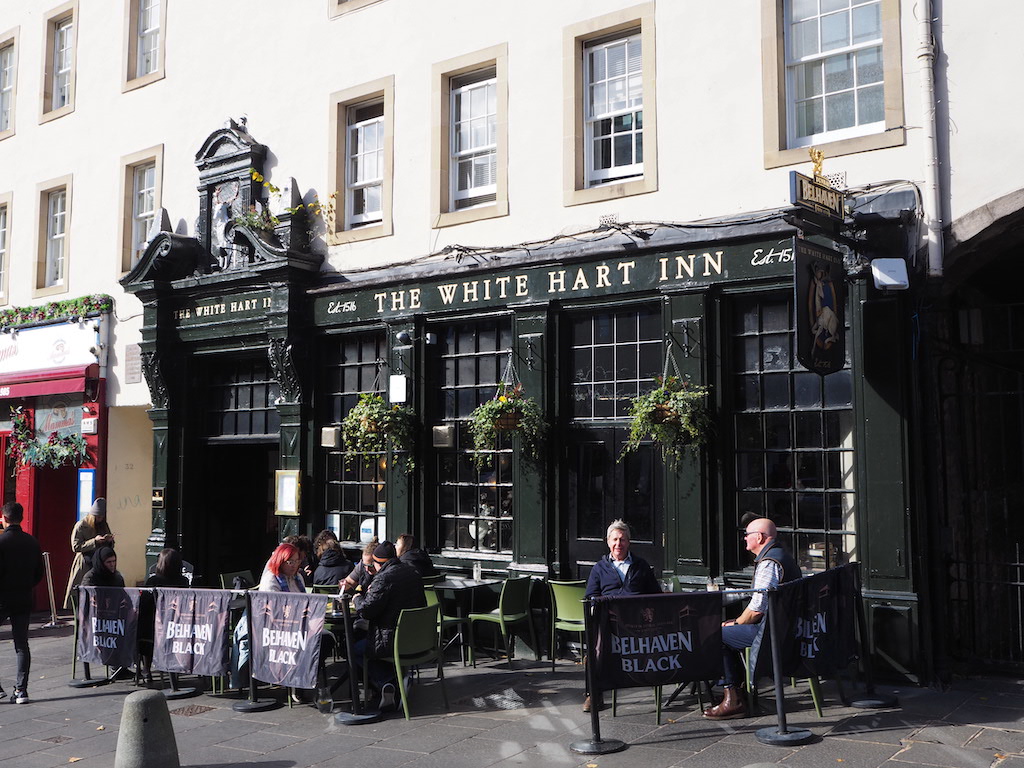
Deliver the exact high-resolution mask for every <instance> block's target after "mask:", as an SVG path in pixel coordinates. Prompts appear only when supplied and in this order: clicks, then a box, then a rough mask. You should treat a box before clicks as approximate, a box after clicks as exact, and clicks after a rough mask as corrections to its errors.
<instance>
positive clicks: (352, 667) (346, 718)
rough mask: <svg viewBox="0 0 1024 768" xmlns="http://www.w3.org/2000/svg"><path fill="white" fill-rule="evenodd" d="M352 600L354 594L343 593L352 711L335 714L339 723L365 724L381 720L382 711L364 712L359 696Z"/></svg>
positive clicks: (342, 603)
mask: <svg viewBox="0 0 1024 768" xmlns="http://www.w3.org/2000/svg"><path fill="white" fill-rule="evenodd" d="M351 602H352V595H350V594H345V593H344V592H343V593H342V594H341V617H342V619H341V620H342V622H343V623H344V625H345V655H346V656H348V680H349V690H351V692H352V711H351V712H338V713H337V714H335V715H334V722H335V723H337V724H338V725H363V724H365V723H377V722H380V720H381V718H382V715H381V713H380V711H379V710H378V711H376V712H363V705H362V702H361V701H360V697H359V681H358V679H357V678H356V675H357V674H359V670H358V669H356V661H355V654H353V652H352V613H351V612H350V611H349V603H351Z"/></svg>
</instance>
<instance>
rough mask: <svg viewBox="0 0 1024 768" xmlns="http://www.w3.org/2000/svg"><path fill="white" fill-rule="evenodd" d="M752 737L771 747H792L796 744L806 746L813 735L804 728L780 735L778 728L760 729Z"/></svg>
mask: <svg viewBox="0 0 1024 768" xmlns="http://www.w3.org/2000/svg"><path fill="white" fill-rule="evenodd" d="M754 736H755V738H756V739H757V740H758V741H759V742H761V743H762V744H768V745H769V746H772V747H794V746H797V745H798V744H806V743H807V742H809V741H811V739H813V738H814V734H813V733H811V732H810V731H808V730H807V729H806V728H795V729H793V730H792V731H786V732H785V733H781V732H780V731H779V729H778V726H771V727H769V728H760V729H759V730H758V731H757V733H755V734H754Z"/></svg>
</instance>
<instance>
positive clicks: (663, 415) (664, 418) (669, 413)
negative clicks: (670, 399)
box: [651, 403, 679, 424]
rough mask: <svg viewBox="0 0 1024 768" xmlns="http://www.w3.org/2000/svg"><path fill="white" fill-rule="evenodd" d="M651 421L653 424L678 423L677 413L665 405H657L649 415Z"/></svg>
mask: <svg viewBox="0 0 1024 768" xmlns="http://www.w3.org/2000/svg"><path fill="white" fill-rule="evenodd" d="M651 421H652V422H653V423H655V424H668V423H678V422H679V413H678V412H677V411H676V410H675V409H674V408H673V407H672V406H670V405H668V404H666V403H658V404H656V405H655V406H654V411H653V412H652V413H651Z"/></svg>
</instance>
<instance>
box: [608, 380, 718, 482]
mask: <svg viewBox="0 0 1024 768" xmlns="http://www.w3.org/2000/svg"><path fill="white" fill-rule="evenodd" d="M655 383H656V384H657V386H656V387H655V388H654V389H652V390H651V391H650V392H647V393H645V394H643V395H640V396H639V397H637V398H634V400H633V404H632V405H631V406H630V410H629V418H630V424H629V439H628V440H627V441H626V443H625V445H623V447H622V453H620V454H619V460H620V461H621V460H622V457H623V456H625V455H626V454H627V453H632V452H633V451H635V450H636V449H637V448H639V447H640V444H641V443H642V442H644V441H646V440H651V441H653V442H654V443H655V444H656V445H657V446H658V447H659V448H660V449H661V453H662V456H663V457H664V459H665V461H666V463H667V464H669V466H672V467H675V466H676V465H677V464H678V463H679V462H680V461H681V460H682V458H683V456H684V455H685V454H686V453H687V452H691V453H696V452H697V451H699V450H700V449H701V448H702V447H703V446H704V445H705V444H706V443H707V440H708V436H709V434H710V432H711V429H712V421H711V415H710V413H709V412H708V404H707V395H708V391H709V390H708V388H707V387H705V386H701V385H698V384H691V383H690V382H688V381H685V380H683V379H682V378H680V377H678V376H660V377H656V378H655Z"/></svg>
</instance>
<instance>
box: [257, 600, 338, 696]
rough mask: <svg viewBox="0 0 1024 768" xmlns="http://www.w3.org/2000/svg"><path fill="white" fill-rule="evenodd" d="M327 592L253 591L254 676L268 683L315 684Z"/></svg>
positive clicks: (304, 685)
mask: <svg viewBox="0 0 1024 768" xmlns="http://www.w3.org/2000/svg"><path fill="white" fill-rule="evenodd" d="M328 599H329V598H328V596H327V595H313V594H304V593H297V592H251V593H250V601H251V604H250V607H251V610H252V637H251V638H250V644H251V646H250V654H251V655H250V660H251V664H252V676H253V677H255V678H256V679H257V680H262V681H263V682H265V683H275V684H277V685H285V686H290V687H292V688H315V687H316V684H317V679H316V671H317V663H318V662H319V660H320V633H321V632H322V631H323V628H324V618H325V614H326V611H327V600H328Z"/></svg>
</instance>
